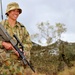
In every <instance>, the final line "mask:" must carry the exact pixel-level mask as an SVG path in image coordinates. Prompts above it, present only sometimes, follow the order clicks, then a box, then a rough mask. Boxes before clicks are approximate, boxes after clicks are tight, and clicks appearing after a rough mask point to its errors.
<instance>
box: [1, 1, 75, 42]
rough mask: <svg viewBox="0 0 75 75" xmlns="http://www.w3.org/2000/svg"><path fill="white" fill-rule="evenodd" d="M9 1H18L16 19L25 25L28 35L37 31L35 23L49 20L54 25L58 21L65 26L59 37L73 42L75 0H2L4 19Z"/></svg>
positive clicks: (74, 40)
mask: <svg viewBox="0 0 75 75" xmlns="http://www.w3.org/2000/svg"><path fill="white" fill-rule="evenodd" d="M10 2H18V4H19V6H20V7H21V8H22V14H21V15H20V16H19V18H18V21H19V22H21V23H22V24H24V25H25V27H26V28H27V30H28V32H29V33H30V35H32V34H35V33H38V29H37V26H36V24H37V23H40V22H46V21H49V22H50V24H51V25H54V24H55V23H59V22H60V23H64V24H65V25H66V28H67V31H66V32H65V33H64V34H62V38H61V39H62V40H64V41H68V42H75V0H6V1H5V0H2V7H3V17H4V19H6V16H5V11H6V6H7V4H8V3H10ZM0 10H1V9H0ZM0 14H1V12H0ZM0 21H1V17H0Z"/></svg>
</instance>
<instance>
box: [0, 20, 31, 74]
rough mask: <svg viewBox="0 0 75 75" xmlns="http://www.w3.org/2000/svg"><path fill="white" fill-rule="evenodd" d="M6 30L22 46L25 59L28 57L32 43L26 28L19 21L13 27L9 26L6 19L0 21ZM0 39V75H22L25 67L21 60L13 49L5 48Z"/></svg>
mask: <svg viewBox="0 0 75 75" xmlns="http://www.w3.org/2000/svg"><path fill="white" fill-rule="evenodd" d="M1 24H2V25H3V26H4V28H5V29H6V30H7V32H8V33H9V34H10V36H11V37H13V34H15V35H16V36H17V37H18V38H19V40H20V41H21V42H22V44H23V46H24V50H25V53H26V58H27V60H29V59H30V49H31V47H32V43H31V41H30V36H29V33H28V32H27V30H26V28H25V27H24V26H23V25H22V24H21V23H19V22H16V25H15V27H13V28H12V27H11V26H10V25H9V23H8V21H7V20H4V21H2V22H1ZM1 43H2V41H0V75H24V70H25V67H24V65H23V62H22V61H21V60H20V59H19V57H17V55H16V54H15V53H14V52H13V50H6V49H5V48H4V47H3V46H2V44H1Z"/></svg>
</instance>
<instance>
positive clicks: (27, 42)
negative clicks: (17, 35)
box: [23, 27, 32, 50]
mask: <svg viewBox="0 0 75 75" xmlns="http://www.w3.org/2000/svg"><path fill="white" fill-rule="evenodd" d="M23 46H24V49H25V50H31V48H32V42H31V39H30V35H29V33H28V31H27V30H26V28H25V27H24V35H23Z"/></svg>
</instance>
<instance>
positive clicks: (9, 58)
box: [0, 50, 26, 75]
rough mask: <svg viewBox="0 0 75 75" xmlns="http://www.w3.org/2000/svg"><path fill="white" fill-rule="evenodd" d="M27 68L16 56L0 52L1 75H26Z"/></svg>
mask: <svg viewBox="0 0 75 75" xmlns="http://www.w3.org/2000/svg"><path fill="white" fill-rule="evenodd" d="M25 70H26V66H25V65H24V64H23V62H22V61H21V60H20V59H18V57H17V56H16V55H15V54H13V53H12V54H11V53H10V52H8V53H6V52H5V51H3V50H2V51H1V50H0V75H25V73H24V72H25Z"/></svg>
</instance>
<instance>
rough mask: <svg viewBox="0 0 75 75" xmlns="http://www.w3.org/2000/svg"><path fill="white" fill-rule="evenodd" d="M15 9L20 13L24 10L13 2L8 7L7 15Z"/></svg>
mask: <svg viewBox="0 0 75 75" xmlns="http://www.w3.org/2000/svg"><path fill="white" fill-rule="evenodd" d="M14 9H18V10H19V13H20V14H21V13H22V9H21V8H20V7H19V5H18V3H16V2H11V3H9V4H8V5H7V9H6V13H5V14H6V15H7V14H8V12H9V11H11V10H14Z"/></svg>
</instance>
